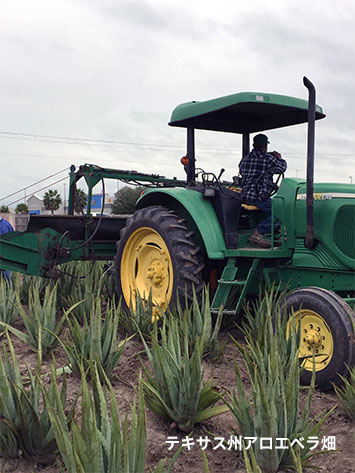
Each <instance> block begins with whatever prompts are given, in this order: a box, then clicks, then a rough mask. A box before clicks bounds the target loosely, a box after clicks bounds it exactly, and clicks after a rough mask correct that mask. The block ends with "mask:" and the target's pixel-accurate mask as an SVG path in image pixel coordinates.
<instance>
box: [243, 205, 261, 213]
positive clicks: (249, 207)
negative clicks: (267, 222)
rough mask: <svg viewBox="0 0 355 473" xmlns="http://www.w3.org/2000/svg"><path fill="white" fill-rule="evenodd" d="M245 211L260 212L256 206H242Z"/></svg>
mask: <svg viewBox="0 0 355 473" xmlns="http://www.w3.org/2000/svg"><path fill="white" fill-rule="evenodd" d="M242 207H243V209H245V210H249V211H250V212H254V211H255V210H260V209H259V208H258V207H257V206H256V205H248V204H242Z"/></svg>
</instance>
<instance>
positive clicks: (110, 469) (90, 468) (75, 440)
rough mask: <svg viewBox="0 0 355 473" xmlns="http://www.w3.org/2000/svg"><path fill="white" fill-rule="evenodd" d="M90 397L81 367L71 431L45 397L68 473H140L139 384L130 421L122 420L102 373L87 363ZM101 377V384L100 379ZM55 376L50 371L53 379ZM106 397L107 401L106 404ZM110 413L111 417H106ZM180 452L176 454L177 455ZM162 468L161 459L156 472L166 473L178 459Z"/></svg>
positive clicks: (60, 409)
mask: <svg viewBox="0 0 355 473" xmlns="http://www.w3.org/2000/svg"><path fill="white" fill-rule="evenodd" d="M90 371H91V380H92V395H91V394H90V391H89V387H88V384H87V381H86V375H85V373H84V369H83V368H81V386H82V408H81V423H80V425H79V424H78V423H77V422H76V421H73V422H72V424H71V428H70V429H69V427H68V425H67V424H66V422H65V414H64V408H63V407H62V406H61V404H60V400H59V398H60V396H59V393H58V390H56V394H57V397H56V398H57V406H54V405H53V403H52V401H51V399H49V397H48V396H47V395H46V394H45V401H46V405H47V408H48V411H49V416H50V419H51V422H52V425H53V429H54V432H55V437H56V440H57V443H58V447H59V450H60V453H61V458H62V460H63V462H64V465H65V467H66V469H67V471H70V473H84V472H85V473H121V472H122V473H143V472H144V470H145V454H146V418H145V411H144V398H143V390H142V386H141V384H140V388H139V395H138V408H137V406H136V404H137V403H136V401H134V402H133V405H132V406H131V421H130V425H129V422H128V416H127V415H126V416H125V418H124V420H123V421H122V420H121V418H120V414H119V411H118V407H117V402H116V399H115V395H114V392H113V389H112V387H111V385H110V383H109V381H108V378H107V377H106V376H105V374H104V373H101V375H99V371H98V368H97V366H96V364H95V363H91V364H90ZM102 377H104V379H105V381H104V384H103V383H102V382H101V378H102ZM54 378H55V373H53V372H52V379H54ZM107 396H108V397H109V402H108V401H107ZM109 411H110V414H109ZM178 453H179V452H178ZM178 453H177V454H176V455H175V457H174V458H173V459H172V461H171V462H170V463H169V465H167V467H165V464H164V460H162V461H161V462H160V463H159V465H158V466H157V468H156V470H155V473H168V472H169V471H170V470H171V468H172V466H173V464H174V462H175V460H176V458H177V456H178Z"/></svg>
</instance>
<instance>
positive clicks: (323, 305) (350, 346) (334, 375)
mask: <svg viewBox="0 0 355 473" xmlns="http://www.w3.org/2000/svg"><path fill="white" fill-rule="evenodd" d="M286 304H287V313H288V314H291V313H292V310H293V311H294V313H295V319H296V324H297V326H298V324H301V327H300V331H301V333H300V351H299V356H300V358H305V357H307V358H305V360H304V362H303V368H304V370H303V372H302V374H301V383H302V384H305V385H309V384H310V383H311V379H312V370H313V356H312V355H313V350H314V351H315V355H316V356H315V374H316V385H317V386H318V387H319V388H320V389H322V390H329V389H331V388H332V387H333V383H334V384H336V385H339V384H341V378H340V377H339V375H342V376H346V374H347V369H346V364H347V365H348V366H351V365H352V364H353V363H354V361H355V345H354V328H353V325H352V320H353V321H354V311H353V310H352V309H351V308H350V306H349V305H348V304H346V302H344V301H343V300H342V299H341V297H339V296H338V295H337V294H335V293H334V292H332V291H328V290H326V289H322V288H319V287H306V288H302V289H297V290H295V291H293V292H291V293H290V294H289V295H288V296H287V298H286Z"/></svg>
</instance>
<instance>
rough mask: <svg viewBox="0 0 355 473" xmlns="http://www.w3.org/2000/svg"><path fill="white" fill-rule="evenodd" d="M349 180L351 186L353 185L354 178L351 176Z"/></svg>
mask: <svg viewBox="0 0 355 473" xmlns="http://www.w3.org/2000/svg"><path fill="white" fill-rule="evenodd" d="M349 179H350V184H352V183H353V176H349Z"/></svg>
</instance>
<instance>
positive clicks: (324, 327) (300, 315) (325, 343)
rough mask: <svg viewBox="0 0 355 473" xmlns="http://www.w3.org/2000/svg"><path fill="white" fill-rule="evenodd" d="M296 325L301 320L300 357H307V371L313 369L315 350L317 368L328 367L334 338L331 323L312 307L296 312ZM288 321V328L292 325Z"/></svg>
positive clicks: (305, 362)
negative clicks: (311, 308)
mask: <svg viewBox="0 0 355 473" xmlns="http://www.w3.org/2000/svg"><path fill="white" fill-rule="evenodd" d="M295 321H296V327H297V328H298V326H299V323H300V322H301V334H300V337H301V340H300V351H299V356H300V358H304V357H307V358H305V361H304V362H303V367H304V368H305V369H306V370H307V371H312V370H313V352H314V353H315V370H316V371H320V370H323V369H324V368H326V367H327V366H328V365H329V363H330V362H331V360H332V357H333V351H334V340H333V336H332V332H331V330H330V328H329V325H328V324H327V323H326V321H325V320H324V319H323V317H322V316H321V315H319V314H318V313H317V312H315V311H313V310H310V309H301V310H299V311H297V312H295ZM291 324H292V321H291V320H290V321H289V322H288V329H289V330H290V329H291V327H292V325H291Z"/></svg>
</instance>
